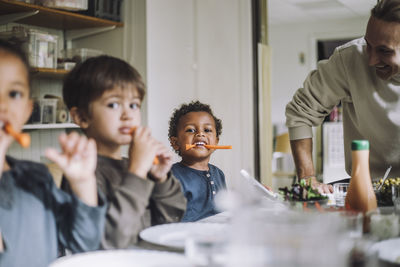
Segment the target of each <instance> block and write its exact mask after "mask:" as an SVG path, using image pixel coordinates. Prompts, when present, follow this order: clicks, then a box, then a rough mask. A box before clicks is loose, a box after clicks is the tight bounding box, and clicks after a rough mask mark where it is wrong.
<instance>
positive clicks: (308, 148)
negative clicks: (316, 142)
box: [290, 138, 333, 193]
mask: <svg viewBox="0 0 400 267" xmlns="http://www.w3.org/2000/svg"><path fill="white" fill-rule="evenodd" d="M290 146H291V148H292V154H293V159H294V163H295V165H296V172H297V177H298V178H299V179H307V180H308V181H309V182H310V183H311V186H312V187H313V188H316V189H318V192H320V193H332V192H333V188H332V186H331V185H326V184H323V183H320V182H318V181H317V178H316V176H315V170H314V164H313V158H312V138H304V139H298V140H291V141H290ZM308 181H307V182H308Z"/></svg>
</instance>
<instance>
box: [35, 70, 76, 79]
mask: <svg viewBox="0 0 400 267" xmlns="http://www.w3.org/2000/svg"><path fill="white" fill-rule="evenodd" d="M68 72H69V70H61V69H47V68H32V72H31V74H32V76H33V77H35V78H52V79H62V78H64V76H65V75H66V74H67V73H68Z"/></svg>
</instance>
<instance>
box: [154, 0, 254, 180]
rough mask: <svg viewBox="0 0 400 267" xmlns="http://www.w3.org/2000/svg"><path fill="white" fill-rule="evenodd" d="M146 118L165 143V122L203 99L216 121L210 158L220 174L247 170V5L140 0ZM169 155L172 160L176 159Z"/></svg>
mask: <svg viewBox="0 0 400 267" xmlns="http://www.w3.org/2000/svg"><path fill="white" fill-rule="evenodd" d="M146 17H147V22H146V27H147V85H148V93H147V96H146V98H147V100H146V101H147V105H148V110H147V118H148V125H149V126H150V128H151V129H152V131H153V134H154V136H155V137H156V138H158V139H160V140H162V141H163V142H164V143H166V144H169V142H168V138H167V133H168V121H169V118H170V116H171V114H172V112H173V110H174V109H175V108H177V107H178V106H179V105H181V104H182V103H184V102H185V103H187V102H189V101H191V100H196V99H198V100H200V101H202V102H204V103H207V104H210V105H211V107H212V109H213V111H214V113H215V115H216V116H217V117H219V118H220V119H221V120H222V123H223V130H222V136H221V138H220V144H226V145H233V150H232V151H229V150H228V151H216V152H215V153H214V155H213V156H212V160H211V163H213V164H215V165H217V166H218V167H220V168H221V169H222V170H223V171H224V172H225V175H226V177H227V180H228V183H229V179H230V177H232V176H237V175H239V170H240V168H246V169H248V170H250V172H252V173H254V166H253V165H254V160H253V158H254V157H253V153H254V152H253V151H254V148H253V147H254V143H253V116H252V71H253V70H252V52H251V6H250V1H241V0H219V1H215V0H168V1H165V0H147V6H146ZM176 160H179V158H178V157H176Z"/></svg>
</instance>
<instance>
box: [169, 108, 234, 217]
mask: <svg viewBox="0 0 400 267" xmlns="http://www.w3.org/2000/svg"><path fill="white" fill-rule="evenodd" d="M221 132H222V122H221V120H220V119H218V118H216V117H215V116H214V114H213V112H212V110H211V108H210V106H209V105H206V104H203V103H201V102H199V101H195V102H191V103H189V104H183V105H181V106H180V107H179V108H178V109H175V111H174V113H173V114H172V117H171V119H170V121H169V130H168V137H169V140H170V143H171V146H172V147H173V149H174V150H175V152H176V153H178V155H179V156H181V158H182V161H181V162H178V163H175V164H174V165H173V166H172V173H173V174H174V175H175V176H176V177H177V178H178V179H179V181H180V182H181V184H182V187H183V191H184V194H185V197H186V199H187V201H188V203H187V210H186V213H185V215H184V216H183V218H182V221H184V222H191V221H197V220H200V219H202V218H205V217H208V216H211V215H214V214H217V213H218V210H217V209H216V207H215V203H214V198H215V195H216V194H217V193H218V192H219V191H220V190H224V189H226V183H225V175H224V173H223V172H222V171H221V170H220V169H219V168H218V167H216V166H214V165H212V164H210V163H209V161H210V157H211V154H212V153H213V152H214V151H215V149H214V148H213V146H214V145H217V144H218V141H219V136H220V135H221ZM210 146H211V148H210Z"/></svg>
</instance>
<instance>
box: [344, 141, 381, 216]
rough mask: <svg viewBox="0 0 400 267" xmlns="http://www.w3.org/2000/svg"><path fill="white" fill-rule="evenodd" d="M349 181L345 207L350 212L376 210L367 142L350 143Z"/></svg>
mask: <svg viewBox="0 0 400 267" xmlns="http://www.w3.org/2000/svg"><path fill="white" fill-rule="evenodd" d="M351 150H352V151H351V158H352V168H351V180H350V185H349V189H348V191H347V195H346V200H345V206H346V207H347V208H350V209H351V210H355V211H361V212H364V213H366V212H368V211H372V210H375V209H376V208H377V201H376V196H375V192H374V189H373V187H372V181H371V174H370V172H369V142H368V140H353V141H352V142H351Z"/></svg>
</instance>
